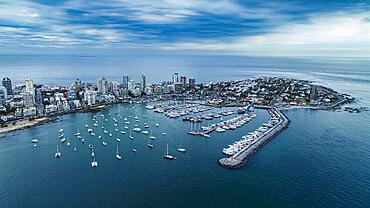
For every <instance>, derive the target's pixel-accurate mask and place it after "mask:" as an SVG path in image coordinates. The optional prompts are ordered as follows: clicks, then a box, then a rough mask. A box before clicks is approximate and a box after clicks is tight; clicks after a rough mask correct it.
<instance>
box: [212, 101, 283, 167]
mask: <svg viewBox="0 0 370 208" xmlns="http://www.w3.org/2000/svg"><path fill="white" fill-rule="evenodd" d="M269 111H270V113H271V114H274V115H275V116H276V117H278V118H279V122H278V123H277V124H276V125H274V126H273V127H272V128H270V129H269V130H268V131H266V132H264V133H263V134H261V135H260V136H259V137H258V138H257V139H255V141H253V143H252V144H251V145H248V146H246V147H245V148H243V149H241V150H240V151H238V152H237V153H235V154H233V155H232V156H230V157H226V158H221V159H219V161H218V163H219V164H220V165H221V166H223V167H225V168H240V167H242V166H243V165H244V164H245V163H246V162H247V161H248V159H249V158H250V157H251V156H252V155H253V154H254V153H256V152H257V151H258V150H259V149H260V148H262V147H263V146H264V145H265V144H267V143H268V142H269V141H270V140H271V139H272V138H274V137H275V136H277V135H278V134H279V133H280V132H281V131H283V130H284V129H285V128H287V127H288V125H289V123H290V121H289V119H288V118H287V117H286V116H285V115H284V113H283V112H281V111H280V110H277V109H274V108H272V109H270V110H269Z"/></svg>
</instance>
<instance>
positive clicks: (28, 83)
mask: <svg viewBox="0 0 370 208" xmlns="http://www.w3.org/2000/svg"><path fill="white" fill-rule="evenodd" d="M25 83H26V91H28V92H31V91H34V88H33V80H32V79H31V78H27V79H26V80H25Z"/></svg>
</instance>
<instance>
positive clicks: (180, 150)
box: [177, 140, 186, 153]
mask: <svg viewBox="0 0 370 208" xmlns="http://www.w3.org/2000/svg"><path fill="white" fill-rule="evenodd" d="M177 151H179V152H182V153H185V152H186V149H185V148H182V147H181V140H180V148H178V149H177Z"/></svg>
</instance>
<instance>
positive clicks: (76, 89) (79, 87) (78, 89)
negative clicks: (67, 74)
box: [75, 79, 82, 92]
mask: <svg viewBox="0 0 370 208" xmlns="http://www.w3.org/2000/svg"><path fill="white" fill-rule="evenodd" d="M81 88H82V84H81V80H80V79H76V81H75V91H76V92H79V91H81Z"/></svg>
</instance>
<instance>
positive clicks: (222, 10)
mask: <svg viewBox="0 0 370 208" xmlns="http://www.w3.org/2000/svg"><path fill="white" fill-rule="evenodd" d="M369 11H370V3H369V2H368V1H346V0H342V1H335V0H333V1H330V0H327V1H315V0H307V1H298V0H297V1H268V0H267V1H260V0H255V1H246V0H244V1H242V0H143V1H140V0H137V1H133V0H112V1H104V0H99V1H92V0H73V1H68V0H35V1H22V0H14V1H13V0H9V1H4V0H0V53H1V54H13V53H36V54H37V53H76V52H77V53H92V51H93V53H106V52H114V53H121V52H125V53H130V52H131V51H135V52H138V51H139V52H140V51H142V52H145V51H153V50H154V51H163V52H167V53H206V54H213V53H215V54H239V55H261V56H361V57H367V56H369V55H370V12H369Z"/></svg>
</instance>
